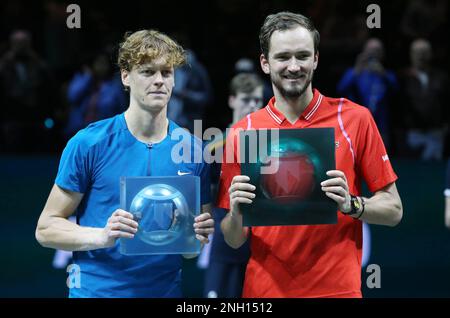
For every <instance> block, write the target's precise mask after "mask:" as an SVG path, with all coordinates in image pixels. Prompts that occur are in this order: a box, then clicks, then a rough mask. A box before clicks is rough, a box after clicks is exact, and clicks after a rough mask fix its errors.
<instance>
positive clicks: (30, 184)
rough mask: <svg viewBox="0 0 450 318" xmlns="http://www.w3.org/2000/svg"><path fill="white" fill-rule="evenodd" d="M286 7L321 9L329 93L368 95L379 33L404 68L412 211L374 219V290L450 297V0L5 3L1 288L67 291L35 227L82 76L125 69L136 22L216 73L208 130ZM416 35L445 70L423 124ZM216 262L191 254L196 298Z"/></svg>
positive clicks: (190, 292)
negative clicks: (72, 18)
mask: <svg viewBox="0 0 450 318" xmlns="http://www.w3.org/2000/svg"><path fill="white" fill-rule="evenodd" d="M71 3H76V4H77V5H78V6H79V8H80V12H81V20H80V28H77V27H74V28H69V27H68V25H67V19H68V17H69V15H70V13H67V12H66V9H67V7H68V6H69V4H71ZM372 3H375V4H377V5H378V6H379V8H380V22H381V25H379V27H377V26H375V27H373V25H372V28H371V27H369V26H368V24H367V22H368V17H369V16H370V14H371V12H367V7H368V6H369V5H370V4H372ZM284 10H288V11H293V12H298V13H302V14H304V15H307V16H309V17H311V18H312V20H313V21H314V23H315V25H316V27H317V29H318V30H319V32H320V34H321V43H320V47H319V51H320V57H319V66H318V69H317V71H316V73H315V75H314V82H313V83H314V87H316V88H318V89H319V90H320V91H321V92H322V93H323V94H324V95H326V96H334V97H338V96H345V97H348V98H350V99H352V98H357V96H355V95H354V94H353V95H352V93H351V92H349V91H346V90H345V89H343V88H342V85H341V84H342V78H343V76H344V74H345V72H346V70H347V69H348V68H351V67H353V66H354V65H355V61H356V59H357V57H358V55H359V54H360V52H361V51H362V49H363V47H364V44H365V43H366V42H367V40H368V39H370V38H378V39H379V40H380V41H381V42H382V44H383V46H384V59H383V61H382V63H383V66H384V68H385V69H386V70H389V71H391V72H392V73H393V74H395V77H396V78H397V83H396V85H395V87H393V89H392V94H390V96H389V100H388V101H387V103H386V104H385V105H383V107H385V110H386V116H384V117H383V119H381V120H382V121H383V122H382V125H383V126H384V127H385V129H384V131H383V134H382V135H383V138H384V140H385V143H386V145H387V148H388V152H389V156H390V158H391V161H392V164H393V167H394V170H395V171H396V173H397V175H398V176H399V179H398V181H397V187H398V190H399V193H400V196H401V198H402V202H403V210H404V216H403V220H402V222H401V223H400V224H399V225H398V226H397V227H395V228H389V227H383V226H376V225H371V226H370V233H371V235H370V242H371V244H370V258H369V259H368V261H367V263H366V264H364V266H363V267H362V290H363V295H364V297H368V298H379V297H395V298H397V297H402V298H403V297H450V228H447V227H446V223H445V217H444V215H445V196H444V190H445V188H446V183H445V178H446V167H447V162H448V158H449V149H448V144H449V142H448V140H449V138H448V131H449V122H450V121H449V107H450V106H449V105H448V101H449V99H448V69H449V56H448V53H449V51H448V40H445V39H447V36H446V35H445V34H447V33H448V29H449V28H448V27H449V25H448V13H449V12H448V11H449V2H448V1H446V0H432V1H425V0H411V1H406V0H405V1H400V0H397V1H353V0H352V1H337V0H330V1H325V0H318V1H301V0H295V1H294V0H276V1H275V0H274V1H268V0H265V1H257V0H210V1H190V0H186V1H170V0H169V1H151V0H145V1H137V0H129V1H125V2H124V1H122V2H120V1H75V2H70V1H56V0H47V1H44V0H37V1H22V0H3V1H1V2H0V133H1V134H0V176H1V179H0V180H1V182H0V207H1V215H2V222H1V224H0V228H1V230H0V249H1V253H0V264H1V265H0V297H8V298H9V297H66V296H67V287H66V279H67V272H66V267H65V266H60V268H56V267H54V266H53V265H52V264H53V261H54V255H55V251H54V250H52V249H46V248H43V247H41V246H40V245H39V244H38V243H37V241H36V239H35V228H36V222H37V219H38V217H39V215H40V213H41V211H42V208H43V206H44V204H45V201H46V199H47V196H48V193H49V191H50V189H51V187H52V185H53V182H54V178H55V175H56V172H57V168H58V161H59V157H60V155H61V151H62V149H63V148H64V145H65V143H66V142H67V140H68V138H70V137H71V136H72V135H73V133H74V130H73V127H72V126H71V125H70V118H71V112H72V111H73V103H72V102H71V101H70V98H68V87H69V85H70V83H71V81H72V80H73V78H74V76H75V74H76V73H77V72H80V71H83V70H87V69H91V71H92V68H93V67H95V66H93V65H94V64H95V61H96V60H98V57H99V56H100V55H102V56H106V57H107V59H106V62H105V63H106V65H107V66H108V65H109V69H108V71H109V72H111V74H112V75H111V76H117V74H118V69H117V67H116V66H115V64H114V63H115V59H116V54H117V45H118V43H119V42H121V40H122V38H123V35H124V34H125V32H127V31H136V30H139V29H144V28H145V29H150V28H154V29H157V30H160V31H162V32H164V33H166V34H168V35H170V36H173V37H174V38H175V39H177V40H178V41H179V42H180V43H181V44H182V45H183V46H184V47H185V48H188V49H190V50H191V51H192V52H193V53H194V54H195V56H196V60H197V62H196V63H199V64H201V65H202V66H203V68H204V70H205V71H206V74H207V79H206V80H207V81H208V82H209V85H210V91H211V97H210V99H209V100H208V101H207V103H205V105H204V108H203V110H202V114H201V118H202V119H203V129H206V128H208V127H218V128H220V129H225V128H226V127H227V125H228V124H229V122H231V110H230V109H229V108H228V106H227V98H228V85H229V81H230V79H231V78H232V77H233V75H234V74H235V73H237V72H238V71H242V70H244V71H254V72H257V73H260V75H262V76H263V74H262V72H261V71H260V66H259V54H260V50H259V40H258V34H259V29H260V27H261V25H262V23H263V20H264V18H265V17H266V16H267V15H268V14H270V13H275V12H278V11H284ZM20 37H22V38H23V37H25V38H26V42H27V49H26V50H28V51H27V54H28V55H27V56H28V57H27V58H28V59H30V64H29V65H30V66H29V68H28V69H25V70H22V71H17V70H16V71H17V72H14V69H11V67H10V66H11V59H14V57H13V56H12V53H11V52H12V49H13V46H14V41H15V39H16V40H17V38H20ZM416 39H424V40H425V41H427V42H429V44H430V45H431V47H432V57H431V61H430V63H431V67H433V69H435V70H436V74H437V75H436V78H435V79H434V80H433V83H435V85H437V86H436V87H432V88H430V89H434V90H435V93H433V98H432V99H431V100H430V99H428V100H427V99H424V102H423V103H422V105H421V107H422V108H425V111H424V112H423V114H425V115H423V116H422V117H421V120H420V121H419V122H418V121H417V117H414V116H412V115H411V114H413V113H415V112H416V111H417V109H416V108H415V107H416V106H414V105H416V104H417V103H415V102H414V98H415V97H414V92H411V90H410V89H408V87H407V84H406V83H407V79H406V77H407V74H408V72H407V70H408V68H409V67H410V66H411V60H410V45H411V43H412V42H413V41H414V40H416ZM19 40H20V39H19ZM238 62H239V63H238ZM266 79H267V80H268V78H266ZM24 83H25V84H24ZM411 101H412V102H411ZM428 102H429V104H428ZM124 106H126V105H123V107H124ZM427 107H429V109H428V110H427ZM118 111H120V112H121V111H123V109H122V110H118ZM422 120H423V121H427V125H423V122H422ZM378 124H379V125H380V123H378ZM417 132H419V134H417ZM447 187H448V184H447ZM370 264H376V265H378V266H379V268H380V270H381V271H380V272H381V286H378V287H380V288H369V287H370V284H369V286H368V284H367V280H369V281H370V274H371V268H372V267H369V266H370ZM57 267H58V266H57ZM204 271H205V270H204V269H202V268H200V267H199V266H198V260H197V259H191V260H185V261H184V269H183V276H184V278H183V279H184V280H183V289H184V293H185V295H186V297H202V289H203V285H202V283H203V277H204ZM372 287H373V286H372Z"/></svg>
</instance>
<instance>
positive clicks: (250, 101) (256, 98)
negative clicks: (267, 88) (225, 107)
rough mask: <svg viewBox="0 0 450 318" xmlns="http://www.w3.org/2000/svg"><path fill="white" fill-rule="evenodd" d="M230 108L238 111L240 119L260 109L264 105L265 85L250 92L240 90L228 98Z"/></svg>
mask: <svg viewBox="0 0 450 318" xmlns="http://www.w3.org/2000/svg"><path fill="white" fill-rule="evenodd" d="M228 104H229V105H230V108H231V109H233V111H234V112H236V114H237V116H238V118H239V119H241V118H243V117H245V116H247V115H248V114H250V113H253V112H254V111H257V110H258V109H260V108H261V107H262V105H263V87H262V86H259V87H256V88H255V89H254V90H253V91H252V92H250V93H243V92H238V93H237V94H236V95H232V96H230V98H229V99H228Z"/></svg>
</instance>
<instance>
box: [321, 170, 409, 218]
mask: <svg viewBox="0 0 450 318" xmlns="http://www.w3.org/2000/svg"><path fill="white" fill-rule="evenodd" d="M327 175H328V176H329V177H331V178H330V179H328V180H326V181H323V182H322V183H321V186H322V191H324V192H325V194H326V195H327V196H328V197H329V198H331V199H332V200H334V201H336V203H337V204H338V207H339V210H340V211H341V212H342V213H344V214H346V215H349V216H351V217H353V218H355V219H360V220H361V221H365V222H366V223H369V224H379V225H388V226H396V225H397V224H398V223H400V221H401V219H402V217H403V207H402V201H401V199H400V195H399V194H398V191H397V187H396V185H395V182H392V183H390V184H388V185H386V186H385V187H383V188H382V189H380V190H378V191H376V192H375V194H374V195H373V196H372V197H370V198H363V197H356V200H358V206H359V208H358V209H357V211H354V212H355V213H353V214H349V213H352V202H351V200H352V198H351V195H352V194H351V193H350V192H349V188H348V184H347V179H346V177H345V174H344V173H343V172H342V171H340V170H331V171H328V172H327Z"/></svg>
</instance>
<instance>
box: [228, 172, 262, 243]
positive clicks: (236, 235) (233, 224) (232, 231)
mask: <svg viewBox="0 0 450 318" xmlns="http://www.w3.org/2000/svg"><path fill="white" fill-rule="evenodd" d="M249 181H250V178H249V177H248V176H235V177H234V178H233V181H232V182H231V186H230V189H229V194H230V211H229V212H228V213H227V215H226V216H225V218H224V219H223V220H222V223H221V224H220V227H221V229H222V232H223V236H224V238H225V242H227V244H228V245H230V246H231V247H232V248H235V249H237V248H239V247H241V246H242V244H244V243H245V241H246V240H247V235H248V228H246V227H244V226H243V225H242V214H241V212H240V210H239V204H250V203H252V202H253V201H252V199H253V198H255V194H254V193H253V192H251V191H254V190H255V189H256V187H255V186H254V185H252V184H250V183H248V182H249Z"/></svg>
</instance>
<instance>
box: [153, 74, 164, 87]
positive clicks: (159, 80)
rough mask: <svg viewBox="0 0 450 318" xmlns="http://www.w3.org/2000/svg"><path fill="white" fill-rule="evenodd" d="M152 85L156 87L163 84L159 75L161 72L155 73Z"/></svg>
mask: <svg viewBox="0 0 450 318" xmlns="http://www.w3.org/2000/svg"><path fill="white" fill-rule="evenodd" d="M153 83H154V84H155V85H158V86H160V85H162V84H164V81H163V76H162V74H161V71H158V72H156V73H155V77H154V81H153Z"/></svg>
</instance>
